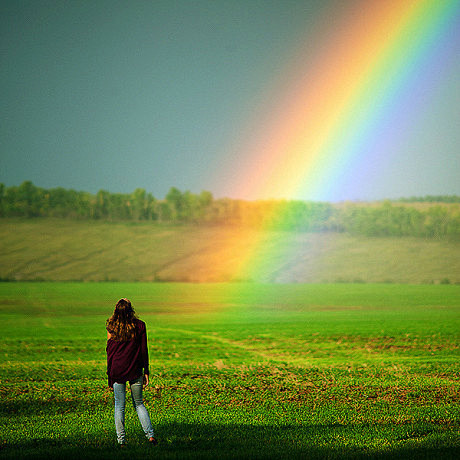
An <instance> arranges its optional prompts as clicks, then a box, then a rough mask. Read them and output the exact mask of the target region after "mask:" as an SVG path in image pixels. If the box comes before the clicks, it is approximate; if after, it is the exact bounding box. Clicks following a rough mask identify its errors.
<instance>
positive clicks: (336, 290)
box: [0, 283, 460, 459]
mask: <svg viewBox="0 0 460 460" xmlns="http://www.w3.org/2000/svg"><path fill="white" fill-rule="evenodd" d="M459 294H460V286H452V285H450V286H449V285H431V286H428V285H425V286H414V285H384V284H379V285H371V284H328V285H299V284H298V285H269V284H267V285H259V284H237V283H233V284H190V283H189V284H173V283H171V284H169V283H153V284H147V283H133V284H130V283H1V284H0V325H1V326H0V327H1V336H0V337H1V338H0V350H1V351H0V392H1V394H0V396H1V398H0V446H1V450H0V456H1V457H2V458H10V459H12V458H50V457H51V458H67V457H72V458H98V459H99V458H115V459H116V458H125V457H128V456H129V457H135V456H146V455H149V454H150V452H149V450H152V448H150V446H148V445H146V442H145V439H144V438H143V434H142V433H141V430H140V426H139V423H138V421H137V419H136V415H135V413H134V410H133V409H132V408H131V407H128V408H127V421H126V424H127V431H128V440H129V443H130V444H129V447H128V449H127V450H126V451H119V450H117V448H116V441H115V430H114V426H113V425H114V424H113V402H112V394H111V393H110V392H109V391H108V390H107V389H106V379H105V344H106V341H105V331H104V324H105V319H106V318H107V317H108V316H109V315H110V314H111V311H112V309H113V305H114V303H115V302H116V300H118V298H120V297H122V296H127V297H129V298H131V300H132V301H133V304H134V306H135V307H136V309H137V312H138V313H139V315H140V317H141V318H142V319H143V320H144V321H145V322H146V324H147V328H148V337H149V351H150V360H151V385H150V387H149V388H148V389H147V391H146V392H145V400H146V406H147V407H148V410H149V412H150V416H151V419H152V423H153V425H154V427H155V430H156V434H157V437H158V438H159V441H160V444H159V445H158V446H156V447H154V448H153V451H154V452H152V453H151V454H152V455H155V456H156V457H158V458H161V459H183V458H185V459H201V458H205V459H206V458H209V459H214V458H289V459H290V458H312V459H315V458H330V459H342V458H404V459H406V458H417V459H419V458H426V459H431V458H441V459H444V458H446V459H447V458H456V457H458V454H459V452H460V441H459V439H460V437H459V434H460V422H459V420H460V406H459V394H460V391H459V390H460V384H459V370H460V369H459V331H460V327H459V326H460V315H459V307H460V295H459Z"/></svg>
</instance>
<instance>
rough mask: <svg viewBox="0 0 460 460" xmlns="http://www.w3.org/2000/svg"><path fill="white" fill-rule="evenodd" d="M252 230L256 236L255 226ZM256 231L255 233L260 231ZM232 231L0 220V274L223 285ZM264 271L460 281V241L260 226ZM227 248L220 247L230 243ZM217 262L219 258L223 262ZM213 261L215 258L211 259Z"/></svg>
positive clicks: (283, 278)
mask: <svg viewBox="0 0 460 460" xmlns="http://www.w3.org/2000/svg"><path fill="white" fill-rule="evenodd" d="M253 233H255V234H256V233H258V232H257V231H255V230H254V232H253ZM259 233H260V232H259ZM234 234H235V229H232V228H231V227H200V226H166V225H159V224H154V223H149V222H144V223H129V222H101V221H72V220H65V219H0V278H1V279H16V280H36V279H41V280H49V281H107V280H112V281H133V282H134V281H155V280H157V281H158V280H159V281H184V282H228V281H234V280H235V278H238V279H239V280H241V277H242V275H241V274H238V275H235V273H234V270H233V268H234V267H235V266H238V263H239V260H240V259H241V258H243V259H244V257H245V255H246V253H247V249H246V247H245V245H244V239H242V241H241V242H240V244H239V243H238V241H237V242H236V243H235V242H234V241H233V240H234ZM263 237H264V238H265V239H266V242H267V243H266V248H265V249H266V251H265V252H264V254H263V260H264V270H262V271H260V270H258V271H257V273H253V272H251V271H248V272H247V273H245V274H244V275H243V280H246V281H248V280H251V281H255V282H264V283H271V282H278V283H280V282H281V283H296V282H299V283H305V282H308V283H337V282H365V283H410V284H428V283H441V282H450V283H452V284H455V283H460V244H459V242H458V241H457V242H455V241H447V240H433V239H431V240H425V239H423V238H409V237H404V238H402V237H401V238H398V237H395V238H366V237H356V236H351V235H347V234H343V233H325V234H320V233H291V232H264V235H263ZM230 241H233V245H234V247H233V249H232V250H231V251H225V248H226V247H228V246H229V242H230ZM221 261H225V263H222V262H221ZM216 262H217V263H216Z"/></svg>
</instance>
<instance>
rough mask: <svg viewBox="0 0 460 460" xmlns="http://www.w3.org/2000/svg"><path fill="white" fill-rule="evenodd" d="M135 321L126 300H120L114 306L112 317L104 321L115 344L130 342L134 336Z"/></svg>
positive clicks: (134, 314) (128, 302)
mask: <svg viewBox="0 0 460 460" xmlns="http://www.w3.org/2000/svg"><path fill="white" fill-rule="evenodd" d="M136 319H137V316H136V313H135V312H134V308H133V306H132V305H131V302H130V301H129V300H128V299H120V300H119V301H118V302H117V304H116V305H115V310H114V312H113V315H112V316H111V317H110V318H109V319H108V320H107V321H106V327H107V330H108V331H109V332H110V335H111V337H110V338H111V339H113V340H116V341H117V342H125V341H127V340H132V339H133V338H134V337H135V336H136V324H135V320H136Z"/></svg>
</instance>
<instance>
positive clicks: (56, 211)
mask: <svg viewBox="0 0 460 460" xmlns="http://www.w3.org/2000/svg"><path fill="white" fill-rule="evenodd" d="M433 198H434V197H433ZM436 198H437V200H436V201H435V200H434V199H430V198H429V197H427V198H425V199H423V198H421V199H416V198H411V199H408V200H399V201H407V202H403V203H402V204H398V203H397V202H396V203H395V202H390V201H388V200H387V201H384V202H375V203H371V204H365V203H356V202H351V203H343V204H340V205H337V204H331V203H323V202H310V201H298V200H264V201H244V200H235V199H229V198H219V199H215V198H214V197H213V195H212V194H211V193H210V192H207V191H202V192H201V193H199V194H193V193H191V192H189V191H185V192H182V191H180V190H179V189H177V188H175V187H171V189H170V190H169V191H168V193H167V194H166V196H165V197H164V198H163V199H157V198H155V197H154V196H153V195H152V194H151V193H147V192H146V191H145V190H144V189H142V188H137V189H136V190H134V191H133V192H132V193H129V194H123V193H111V192H108V191H106V190H99V191H98V192H97V193H96V194H92V193H89V192H81V191H75V190H72V189H65V188H62V187H57V188H52V189H44V188H41V187H37V186H35V185H34V184H33V183H32V182H30V181H25V182H23V183H22V184H21V185H19V186H11V187H6V186H5V185H4V184H0V217H26V218H34V217H61V218H72V219H101V220H111V221H152V222H164V223H170V224H179V223H188V224H197V225H235V226H253V227H260V226H263V227H264V228H269V229H273V230H286V231H314V232H332V231H334V232H348V233H350V234H354V235H365V236H416V237H426V238H445V237H453V238H458V237H459V236H460V197H456V196H447V197H446V196H444V197H436ZM416 202H424V203H431V204H428V205H427V204H424V205H423V206H419V207H417V206H416V205H415V204H414V203H416Z"/></svg>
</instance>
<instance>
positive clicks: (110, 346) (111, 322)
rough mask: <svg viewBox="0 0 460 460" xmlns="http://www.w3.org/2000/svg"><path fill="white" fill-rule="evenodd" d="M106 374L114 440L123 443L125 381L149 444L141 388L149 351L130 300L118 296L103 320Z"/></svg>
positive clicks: (146, 374)
mask: <svg viewBox="0 0 460 460" xmlns="http://www.w3.org/2000/svg"><path fill="white" fill-rule="evenodd" d="M106 327H107V376H108V382H109V387H112V388H113V394H114V398H115V428H116V430H117V439H118V443H119V444H120V445H121V446H124V445H125V444H126V434H125V405H126V382H129V385H130V389H131V397H132V401H133V405H134V408H135V409H136V412H137V415H138V417H139V421H140V422H141V425H142V428H143V430H144V432H145V435H146V436H147V438H148V440H149V442H150V443H152V444H157V441H156V440H155V438H154V436H153V428H152V424H151V422H150V417H149V413H148V412H147V409H146V408H145V406H144V403H143V400H142V387H143V386H147V385H148V383H149V354H148V348H147V330H146V328H145V323H144V322H143V321H141V320H140V319H138V318H137V317H136V314H135V313H134V309H133V307H132V305H131V302H130V301H129V300H128V299H120V300H119V301H118V303H117V305H116V306H115V311H114V312H113V315H112V316H111V317H110V318H109V319H108V320H107V323H106Z"/></svg>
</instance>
